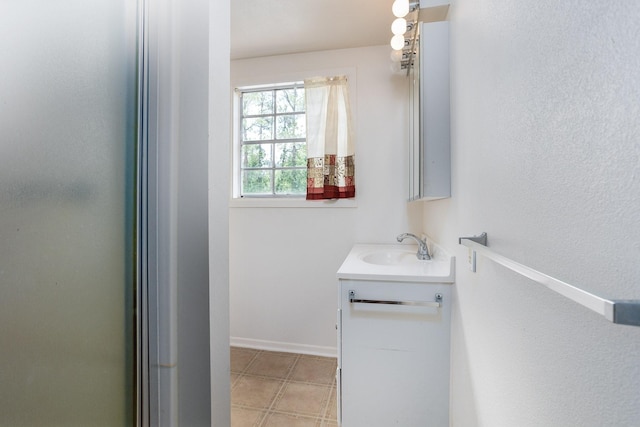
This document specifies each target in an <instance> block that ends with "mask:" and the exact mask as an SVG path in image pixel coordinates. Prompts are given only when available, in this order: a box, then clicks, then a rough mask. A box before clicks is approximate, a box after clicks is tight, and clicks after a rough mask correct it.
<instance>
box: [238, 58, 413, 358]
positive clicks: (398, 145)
mask: <svg viewBox="0 0 640 427" xmlns="http://www.w3.org/2000/svg"><path fill="white" fill-rule="evenodd" d="M389 53H390V48H389V47H388V46H377V47H370V48H362V49H346V50H337V51H326V52H316V53H308V54H298V55H286V56H277V57H267V58H256V59H249V60H238V61H232V68H231V80H232V87H237V86H243V85H251V84H260V83H262V84H264V83H270V82H278V81H292V80H294V79H303V78H305V77H313V76H317V75H323V74H325V75H326V74H330V73H333V72H336V71H337V72H344V71H346V72H348V73H349V74H350V75H351V78H350V82H351V84H352V87H351V89H350V90H351V92H350V96H351V100H352V105H353V110H354V113H355V114H354V120H355V124H356V126H355V129H356V203H357V207H345V208H325V207H313V208H245V207H232V208H231V210H230V222H229V235H230V245H229V247H230V254H229V258H230V259H229V261H230V300H231V306H230V315H231V336H232V342H234V339H235V341H236V342H237V341H238V339H242V340H245V341H244V342H245V343H250V345H256V343H258V344H260V342H259V341H260V340H262V341H267V343H262V344H269V345H275V346H276V347H279V348H281V349H292V350H297V351H308V352H312V353H326V354H332V353H335V347H336V335H335V317H336V298H337V289H336V286H337V280H336V276H335V274H336V271H337V270H338V268H339V267H340V264H341V263H342V261H343V259H344V257H345V256H346V255H347V253H348V252H349V250H350V249H351V246H352V245H353V244H354V243H356V242H361V243H364V242H374V243H395V236H396V235H398V234H399V233H402V232H405V231H413V232H419V231H420V227H421V224H420V221H421V216H422V210H421V209H422V207H421V206H420V205H411V206H410V207H408V206H407V204H406V202H405V200H406V195H405V193H406V180H407V177H406V174H405V172H404V171H405V170H406V154H405V153H406V147H405V145H404V144H405V141H406V140H407V138H406V135H407V129H406V120H407V119H406V117H407V111H406V105H405V104H406V99H407V98H406V96H407V94H406V89H407V88H406V79H405V78H402V77H400V76H394V75H392V73H391V72H390V60H389ZM354 76H355V79H354V78H353V77H354ZM308 203H309V204H310V205H311V206H318V205H319V204H318V202H308ZM321 204H322V203H320V205H321ZM256 340H258V341H256Z"/></svg>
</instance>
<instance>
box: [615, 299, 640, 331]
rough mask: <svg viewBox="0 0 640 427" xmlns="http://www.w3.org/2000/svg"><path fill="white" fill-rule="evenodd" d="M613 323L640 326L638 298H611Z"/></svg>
mask: <svg viewBox="0 0 640 427" xmlns="http://www.w3.org/2000/svg"><path fill="white" fill-rule="evenodd" d="M612 302H613V319H610V320H611V321H612V322H613V323H618V324H620V325H632V326H640V301H639V300H613V301H612Z"/></svg>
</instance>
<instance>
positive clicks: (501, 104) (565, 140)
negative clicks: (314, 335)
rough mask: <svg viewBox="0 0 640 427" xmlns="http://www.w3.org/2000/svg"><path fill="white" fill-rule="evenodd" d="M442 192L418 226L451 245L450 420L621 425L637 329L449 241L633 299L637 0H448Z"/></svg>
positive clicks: (639, 290) (638, 205) (631, 389)
mask: <svg viewBox="0 0 640 427" xmlns="http://www.w3.org/2000/svg"><path fill="white" fill-rule="evenodd" d="M450 20H451V36H452V37H451V39H452V130H453V136H452V159H453V160H452V162H453V164H452V166H453V185H452V190H453V197H452V198H451V199H448V200H443V201H437V202H430V203H426V204H425V205H424V218H423V220H424V231H426V232H427V233H428V234H430V235H431V236H433V237H434V238H435V240H436V241H439V242H440V243H441V244H443V245H444V246H445V247H447V248H448V249H449V250H451V251H452V252H453V253H454V254H455V255H457V257H458V263H457V264H458V265H457V283H456V285H455V288H454V289H455V301H454V312H453V319H452V321H453V339H452V345H453V348H452V369H451V372H452V421H453V425H456V426H476V425H477V426H491V427H501V426H605V425H607V426H631V425H638V422H639V421H638V420H640V404H639V399H640V363H639V358H638V355H639V354H640V328H634V327H630V326H620V325H614V324H611V323H609V322H608V321H606V320H605V319H604V318H602V317H600V316H598V315H596V314H595V313H592V312H590V311H588V310H587V309H585V308H583V307H582V306H579V305H577V304H575V303H573V302H571V301H568V300H565V299H563V297H561V296H559V295H557V294H554V293H553V292H551V291H549V290H547V289H546V288H544V287H541V286H538V285H536V284H534V283H533V282H530V281H529V280H527V279H524V278H522V277H519V276H517V275H515V274H513V273H511V272H509V271H507V270H506V269H504V268H503V267H501V266H498V265H496V264H494V263H492V262H491V261H488V260H482V259H480V260H479V266H478V273H475V274H474V273H471V272H470V271H469V270H468V269H467V267H466V266H465V264H464V262H463V260H464V258H465V257H466V254H467V251H466V249H465V248H463V247H461V246H459V245H457V238H458V237H459V236H462V235H470V234H476V233H479V232H482V231H486V232H487V233H488V235H489V246H490V247H491V248H492V249H494V250H495V251H496V252H498V253H500V254H503V255H505V256H507V257H510V258H513V259H515V260H517V261H520V262H522V263H524V264H527V265H530V266H531V267H533V268H536V269H539V270H541V271H543V272H545V273H547V274H550V275H552V276H554V277H557V278H559V279H561V280H565V281H567V282H569V283H573V284H576V285H578V286H580V287H583V288H584V289H585V290H587V291H590V292H593V293H595V294H597V295H601V296H603V297H610V298H619V299H627V298H636V299H639V298H640V282H639V280H640V262H638V261H639V260H640V215H639V214H638V212H639V209H640V172H639V167H640V121H639V120H638V118H639V117H640V72H639V70H640V26H638V22H639V20H640V4H638V3H637V2H629V1H611V2H604V3H602V2H600V3H598V2H589V1H577V0H574V1H563V2H557V1H540V0H535V1H530V0H527V1H519V2H504V1H498V0H486V1H483V2H477V1H472V0H458V1H455V2H454V3H453V5H452V7H451V9H450Z"/></svg>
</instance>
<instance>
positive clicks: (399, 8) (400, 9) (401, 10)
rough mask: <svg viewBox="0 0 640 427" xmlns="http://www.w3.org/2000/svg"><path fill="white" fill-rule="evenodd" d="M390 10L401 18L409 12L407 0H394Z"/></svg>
mask: <svg viewBox="0 0 640 427" xmlns="http://www.w3.org/2000/svg"><path fill="white" fill-rule="evenodd" d="M391 12H393V14H394V15H395V16H396V17H397V18H403V17H405V16H407V13H409V0H396V1H394V2H393V5H392V6H391Z"/></svg>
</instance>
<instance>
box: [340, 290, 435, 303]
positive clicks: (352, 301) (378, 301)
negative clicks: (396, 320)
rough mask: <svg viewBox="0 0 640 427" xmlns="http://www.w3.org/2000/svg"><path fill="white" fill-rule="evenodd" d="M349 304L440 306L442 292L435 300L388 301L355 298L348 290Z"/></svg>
mask: <svg viewBox="0 0 640 427" xmlns="http://www.w3.org/2000/svg"><path fill="white" fill-rule="evenodd" d="M349 302H350V303H351V304H389V305H413V306H421V307H441V306H442V294H436V296H435V301H388V300H386V301H385V300H378V299H357V298H356V292H355V291H349Z"/></svg>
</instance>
